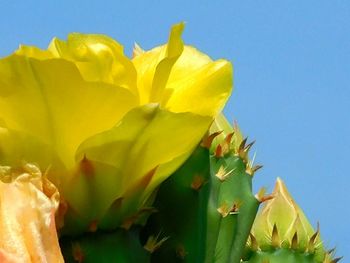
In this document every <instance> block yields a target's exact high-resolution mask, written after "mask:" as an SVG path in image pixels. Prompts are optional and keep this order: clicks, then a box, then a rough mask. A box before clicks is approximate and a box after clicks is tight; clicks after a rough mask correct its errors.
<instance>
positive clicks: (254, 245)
mask: <svg viewBox="0 0 350 263" xmlns="http://www.w3.org/2000/svg"><path fill="white" fill-rule="evenodd" d="M249 237H250V248H251V249H252V250H253V251H257V250H258V249H259V244H258V241H257V240H256V238H255V236H254V235H253V234H252V233H250V234H249Z"/></svg>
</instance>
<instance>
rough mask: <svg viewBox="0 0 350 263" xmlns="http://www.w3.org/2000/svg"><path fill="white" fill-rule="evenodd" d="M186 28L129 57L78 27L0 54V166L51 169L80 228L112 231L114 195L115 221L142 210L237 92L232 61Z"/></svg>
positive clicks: (113, 44)
mask: <svg viewBox="0 0 350 263" xmlns="http://www.w3.org/2000/svg"><path fill="white" fill-rule="evenodd" d="M183 28H184V24H183V23H180V24H177V25H174V26H173V28H172V30H171V33H170V37H169V41H168V43H167V44H165V45H163V46H159V47H156V48H154V49H151V50H149V51H143V50H141V49H139V50H138V52H135V56H134V57H133V58H132V59H129V58H127V57H126V56H125V55H124V53H123V47H122V46H121V45H120V44H119V43H117V42H116V41H114V40H113V39H111V38H109V37H107V36H103V35H91V34H90V35H89V34H79V33H73V34H71V35H69V36H68V39H67V41H62V40H59V39H56V38H55V39H54V40H53V41H52V42H51V44H50V45H49V48H48V49H47V50H40V49H38V48H36V47H28V46H21V47H20V48H19V49H18V50H17V51H16V52H15V53H14V54H13V55H11V56H9V57H6V58H3V59H1V60H0V120H1V121H0V139H1V143H0V150H1V154H0V162H1V164H3V165H10V166H12V167H18V166H20V165H21V163H22V162H23V160H24V161H28V162H33V163H36V164H38V165H39V167H40V169H41V170H42V171H46V170H47V169H48V173H47V176H48V178H49V179H50V180H51V181H52V182H53V183H54V184H55V185H56V186H57V187H58V189H59V191H60V193H61V195H62V198H63V200H64V201H65V202H66V204H67V205H68V214H69V213H70V217H72V218H74V220H77V222H79V224H80V226H81V229H84V228H86V227H88V226H89V225H91V224H96V222H97V224H99V225H100V226H101V227H104V228H108V227H109V226H108V224H109V223H108V224H105V223H104V222H105V220H104V218H105V216H106V213H108V211H110V209H111V207H113V206H114V205H115V203H116V202H117V203H118V202H119V201H118V200H123V202H122V206H124V207H122V208H120V211H123V212H120V213H119V214H118V213H117V214H118V215H117V217H118V218H117V219H116V220H115V222H118V224H119V223H122V221H123V219H125V218H127V217H129V216H132V214H133V213H137V210H138V209H140V208H141V207H142V206H143V205H144V204H145V202H146V201H147V199H148V197H149V196H150V195H151V193H152V192H153V190H154V189H155V188H156V187H157V186H158V185H159V184H160V183H161V182H162V181H164V180H165V179H166V178H167V177H168V176H169V175H170V174H171V173H172V172H174V171H175V170H176V169H177V168H178V167H179V166H180V165H181V164H182V163H183V162H184V161H185V160H186V159H187V158H188V156H189V155H190V154H191V152H192V151H193V150H194V148H195V147H196V145H197V144H198V143H199V141H200V140H201V138H202V137H203V135H204V134H205V133H206V131H207V130H208V129H209V126H210V124H211V122H212V121H213V119H214V118H215V117H216V116H217V114H219V112H220V111H221V110H222V108H223V106H224V104H225V103H226V101H227V99H228V97H229V95H230V93H231V90H232V66H231V64H230V63H229V62H227V61H225V60H218V61H212V60H211V59H210V58H209V57H208V56H206V55H205V54H203V53H201V52H199V51H197V50H196V49H195V48H193V47H190V46H185V45H184V44H183V41H182V39H181V33H182V31H183ZM152 171H153V172H152ZM150 172H152V176H149V174H150ZM145 178H148V179H147V180H146V179H145ZM141 182H142V183H141ZM141 186H142V187H141ZM131 196H132V197H131ZM130 200H133V201H132V202H131V201H130ZM74 220H73V221H74ZM114 224H116V223H114ZM73 228H74V227H73ZM76 229H78V228H76Z"/></svg>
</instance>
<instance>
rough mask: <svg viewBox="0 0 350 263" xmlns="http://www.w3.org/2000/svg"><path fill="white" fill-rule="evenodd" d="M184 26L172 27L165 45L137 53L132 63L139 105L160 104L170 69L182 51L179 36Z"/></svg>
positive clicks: (181, 24)
mask: <svg viewBox="0 0 350 263" xmlns="http://www.w3.org/2000/svg"><path fill="white" fill-rule="evenodd" d="M183 29H184V24H183V23H180V24H177V25H174V26H173V27H172V29H171V32H170V36H169V42H168V44H167V45H164V46H160V47H157V48H154V49H152V50H150V51H147V52H142V53H141V52H139V53H138V55H137V56H135V57H134V59H133V63H134V65H135V68H136V70H137V74H138V76H137V86H138V91H139V95H140V102H141V104H146V103H149V102H161V97H162V95H163V90H164V88H165V85H166V83H167V80H168V78H169V75H170V71H171V68H172V67H173V65H174V63H175V62H176V60H177V59H178V58H179V56H180V55H181V53H182V51H183V42H182V39H181V34H182V31H183Z"/></svg>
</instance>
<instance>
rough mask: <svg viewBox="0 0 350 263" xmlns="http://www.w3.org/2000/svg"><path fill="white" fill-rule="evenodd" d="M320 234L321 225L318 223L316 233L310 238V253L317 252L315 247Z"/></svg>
mask: <svg viewBox="0 0 350 263" xmlns="http://www.w3.org/2000/svg"><path fill="white" fill-rule="evenodd" d="M319 233H320V224H319V223H317V230H316V232H315V233H314V234H313V235H312V236H311V237H310V240H309V244H308V248H307V249H308V252H310V253H313V252H314V251H315V245H316V238H317V236H318V234H319Z"/></svg>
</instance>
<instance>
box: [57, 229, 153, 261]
mask: <svg viewBox="0 0 350 263" xmlns="http://www.w3.org/2000/svg"><path fill="white" fill-rule="evenodd" d="M60 245H61V249H62V254H63V256H64V260H65V262H66V263H97V262H98V263H111V262H118V263H129V262H149V257H150V254H149V252H147V251H146V250H145V249H144V248H143V247H142V246H141V244H140V241H139V230H138V228H136V227H135V228H131V229H129V230H128V231H126V230H124V229H118V230H116V231H114V232H105V233H103V232H96V233H86V234H83V235H81V236H80V237H79V238H75V239H72V238H70V237H64V238H62V239H61V240H60Z"/></svg>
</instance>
